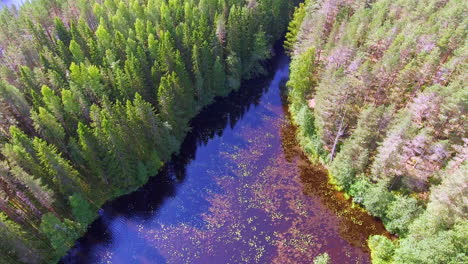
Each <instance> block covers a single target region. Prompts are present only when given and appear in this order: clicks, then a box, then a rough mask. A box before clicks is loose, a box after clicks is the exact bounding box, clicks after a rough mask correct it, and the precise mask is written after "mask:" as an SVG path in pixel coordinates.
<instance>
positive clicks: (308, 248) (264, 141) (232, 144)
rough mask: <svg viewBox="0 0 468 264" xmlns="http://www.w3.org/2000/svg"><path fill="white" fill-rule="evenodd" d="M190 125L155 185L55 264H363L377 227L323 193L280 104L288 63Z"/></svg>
mask: <svg viewBox="0 0 468 264" xmlns="http://www.w3.org/2000/svg"><path fill="white" fill-rule="evenodd" d="M273 63H274V66H272V67H273V69H272V72H273V73H274V75H272V76H270V77H268V78H263V79H259V80H256V81H254V82H249V83H247V84H245V85H244V87H243V88H241V90H240V92H237V93H234V94H233V95H231V96H229V98H227V99H224V100H220V101H218V102H217V103H215V104H214V105H212V106H210V107H209V108H207V109H206V110H205V111H203V112H202V113H201V114H200V115H199V116H198V117H197V118H195V120H193V128H194V129H193V132H192V133H191V134H190V135H189V136H188V137H187V139H186V141H185V142H184V144H183V147H182V151H181V154H180V155H179V156H177V157H175V158H174V159H173V160H172V161H171V162H170V163H169V164H168V165H167V166H166V168H165V170H164V171H162V172H161V173H160V174H159V175H158V176H157V177H154V178H153V179H151V180H150V182H149V183H148V184H147V185H145V186H144V187H142V188H141V189H139V190H138V191H136V192H135V193H132V194H130V195H127V196H123V197H120V198H119V199H117V200H115V201H113V202H111V203H108V204H106V206H104V208H103V209H102V210H101V212H100V214H101V217H100V218H99V219H98V220H97V221H96V222H95V223H94V224H93V225H92V226H91V228H90V230H89V231H88V233H87V234H86V235H85V236H84V237H83V238H82V239H80V240H79V241H78V242H77V244H76V246H75V248H74V249H72V250H71V251H70V252H69V254H68V256H66V257H65V258H64V259H63V262H64V263H122V264H127V263H204V264H205V263H216V264H217V263H278V264H284V263H311V261H312V259H313V258H314V257H315V256H317V255H318V254H321V253H324V252H327V253H328V254H329V255H330V256H331V259H332V263H369V253H368V248H367V247H366V238H367V237H368V236H369V235H370V234H377V233H378V234H383V233H384V229H383V227H382V225H381V224H380V223H379V222H377V221H375V220H374V219H373V218H372V217H370V216H368V215H367V214H366V213H364V212H362V211H360V210H359V209H353V208H351V205H350V203H349V202H348V201H346V200H344V199H343V198H342V197H341V195H340V194H339V193H337V192H335V191H333V189H332V188H331V187H330V186H329V185H328V183H327V177H326V171H324V169H323V168H322V167H320V166H313V165H311V164H310V163H309V162H308V161H307V159H306V158H305V157H304V156H303V155H302V152H301V151H300V149H299V148H298V144H297V142H296V141H295V137H294V133H295V128H294V127H293V126H292V125H291V123H290V121H289V119H288V115H287V109H286V107H285V105H284V102H283V100H282V97H281V87H282V86H283V85H284V83H285V81H286V80H287V78H288V66H289V60H288V58H287V57H286V56H284V55H278V56H277V59H276V60H275V61H274V62H273Z"/></svg>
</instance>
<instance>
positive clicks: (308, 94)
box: [0, 0, 468, 264]
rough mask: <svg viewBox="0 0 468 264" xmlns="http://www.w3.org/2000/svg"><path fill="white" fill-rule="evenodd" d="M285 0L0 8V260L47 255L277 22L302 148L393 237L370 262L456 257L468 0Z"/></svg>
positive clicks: (158, 149) (467, 246) (242, 64)
mask: <svg viewBox="0 0 468 264" xmlns="http://www.w3.org/2000/svg"><path fill="white" fill-rule="evenodd" d="M299 2H301V1H299V0H73V1H70V0H31V1H28V2H26V3H24V4H23V5H22V6H21V7H19V8H17V7H8V8H6V7H5V8H1V7H0V62H1V64H0V237H1V239H0V263H56V262H57V261H59V260H60V258H61V257H62V256H64V255H65V254H66V253H67V251H68V250H69V249H70V248H71V247H73V246H74V245H75V241H76V240H77V239H78V238H80V237H81V236H82V235H83V234H84V233H85V232H86V230H87V228H88V225H89V224H90V223H92V222H93V221H94V220H95V219H96V217H98V210H99V208H101V207H102V206H103V204H104V203H105V202H106V201H109V200H112V199H114V198H116V197H119V196H122V195H124V194H127V193H130V192H132V191H134V190H136V189H138V188H139V187H141V186H142V185H144V184H145V183H146V182H147V181H148V179H149V177H151V176H155V175H157V173H158V171H159V169H160V168H162V166H163V165H164V164H165V163H166V162H168V161H169V160H170V158H171V156H172V155H173V154H175V153H177V152H178V151H179V150H180V145H181V144H182V142H183V140H184V138H185V136H186V135H187V133H188V132H189V131H190V129H191V128H190V125H189V122H190V120H191V119H192V118H193V117H195V116H196V115H197V114H198V113H199V112H200V111H201V110H202V109H203V108H204V107H206V106H208V105H210V104H211V103H212V102H214V100H215V98H216V97H225V96H228V95H229V94H230V93H231V92H232V91H238V90H239V89H240V87H241V83H242V81H245V80H250V79H253V78H257V77H258V76H263V75H266V74H267V73H268V70H267V68H268V67H267V64H268V60H269V59H271V57H272V56H273V55H274V50H273V44H274V43H275V42H277V41H279V40H281V39H282V38H283V37H284V35H285V42H284V46H285V49H286V51H287V52H288V55H289V56H290V57H291V59H292V61H291V65H290V78H289V81H288V83H287V85H286V87H285V89H286V90H287V101H288V104H289V111H290V113H291V117H292V120H293V122H294V123H295V125H296V126H297V127H298V131H297V138H298V139H299V140H298V141H299V144H300V145H301V147H302V149H303V150H304V152H305V153H306V155H308V157H309V158H310V160H311V161H312V162H321V163H322V164H324V165H325V166H326V168H327V169H328V172H329V181H330V182H331V183H332V184H334V186H335V187H336V188H337V189H338V190H339V191H343V192H344V193H345V196H346V197H347V198H348V199H350V200H352V201H353V203H354V205H355V206H360V207H362V208H363V209H365V210H366V211H368V212H369V213H370V214H371V215H372V216H375V217H376V218H379V219H381V221H382V222H383V223H384V225H385V228H386V230H388V231H389V232H390V233H391V234H393V236H391V237H390V236H381V235H374V236H371V237H370V238H369V239H368V246H369V248H370V250H371V258H372V262H373V263H453V264H455V263H467V262H468V224H467V216H468V166H467V156H468V135H467V122H466V115H467V111H468V109H467V108H468V89H467V88H466V81H467V77H468V76H467V74H468V71H467V63H468V46H467V33H468V17H467V13H468V2H466V1H463V0H397V1H395V0H306V1H305V2H303V3H299ZM288 25H289V26H288ZM280 198H281V197H280ZM316 262H317V263H327V262H329V257H328V255H326V254H325V255H322V256H320V257H319V258H318V259H316ZM331 263H332V262H331Z"/></svg>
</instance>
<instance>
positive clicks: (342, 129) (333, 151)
mask: <svg viewBox="0 0 468 264" xmlns="http://www.w3.org/2000/svg"><path fill="white" fill-rule="evenodd" d="M343 124H344V115H343V116H342V117H341V121H340V126H339V128H338V133H336V137H335V141H334V142H333V148H332V151H331V154H330V161H333V157H334V156H335V151H336V146H337V145H338V141H339V139H340V137H341V136H343V134H344V126H343Z"/></svg>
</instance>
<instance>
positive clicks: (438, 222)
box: [286, 0, 468, 263]
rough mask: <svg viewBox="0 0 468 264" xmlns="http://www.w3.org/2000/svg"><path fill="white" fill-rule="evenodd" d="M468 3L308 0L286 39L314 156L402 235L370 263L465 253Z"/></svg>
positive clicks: (377, 242) (458, 258) (303, 130)
mask: <svg viewBox="0 0 468 264" xmlns="http://www.w3.org/2000/svg"><path fill="white" fill-rule="evenodd" d="M467 11H468V4H467V2H466V1H458V0H448V1H439V0H418V1H413V0H401V1H393V0H376V1H359V0H357V1H341V0H325V1H313V0H307V1H306V2H305V3H303V4H301V5H300V6H299V7H298V8H297V9H296V11H295V15H294V19H293V20H292V22H291V23H290V26H289V32H288V34H287V41H286V46H287V48H288V49H289V52H290V53H291V56H292V57H293V62H292V64H291V76H290V81H289V83H288V87H289V101H290V103H291V108H290V111H291V113H292V116H293V119H294V121H295V123H296V124H297V125H298V126H299V134H298V137H299V139H300V142H301V145H302V147H303V148H304V150H305V152H307V153H308V155H309V156H310V157H311V158H312V159H314V160H320V161H321V162H322V163H324V164H327V167H328V169H329V173H330V181H331V182H332V183H333V184H335V185H336V187H337V188H338V189H339V190H342V191H344V192H345V193H346V194H347V195H349V196H351V197H352V200H353V201H354V202H355V203H357V204H360V205H362V206H363V207H364V208H365V209H366V210H367V211H368V212H369V213H370V214H372V215H373V216H375V217H378V218H380V219H381V220H382V221H383V223H384V224H385V228H386V229H387V230H388V231H389V232H391V233H392V234H395V236H396V237H397V238H398V239H394V240H390V239H389V238H387V237H384V236H372V237H370V239H369V241H368V244H369V247H370V249H371V252H372V253H371V256H372V262H373V263H466V262H467V261H468V247H467V245H468V222H467V214H468V200H467V197H468V186H467V184H468V166H467V161H466V159H467V154H468V139H467V120H466V118H467V116H466V115H467V110H468V109H467V107H468V104H467V103H468V89H467V87H466V81H467V73H468V71H467V70H468V68H467V58H468V53H467V52H468V49H467V48H468V46H467V32H468V28H467V27H468V17H467V16H466V14H467Z"/></svg>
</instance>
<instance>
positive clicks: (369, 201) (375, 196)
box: [362, 182, 395, 221]
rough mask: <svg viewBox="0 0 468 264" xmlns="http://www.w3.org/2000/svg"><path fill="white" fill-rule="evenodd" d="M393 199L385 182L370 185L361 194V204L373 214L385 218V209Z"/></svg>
mask: <svg viewBox="0 0 468 264" xmlns="http://www.w3.org/2000/svg"><path fill="white" fill-rule="evenodd" d="M394 199H395V197H394V195H393V194H392V193H390V192H389V191H388V187H387V184H386V183H385V182H379V183H377V184H374V185H372V186H371V187H370V188H369V189H368V190H367V191H366V193H365V194H364V196H363V200H364V201H363V203H362V204H363V205H364V207H366V210H368V211H369V212H370V213H371V214H372V215H373V216H376V217H380V218H383V219H384V221H385V220H387V219H388V218H387V209H388V207H389V205H390V203H392V202H393V200H394Z"/></svg>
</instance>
